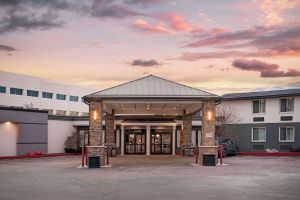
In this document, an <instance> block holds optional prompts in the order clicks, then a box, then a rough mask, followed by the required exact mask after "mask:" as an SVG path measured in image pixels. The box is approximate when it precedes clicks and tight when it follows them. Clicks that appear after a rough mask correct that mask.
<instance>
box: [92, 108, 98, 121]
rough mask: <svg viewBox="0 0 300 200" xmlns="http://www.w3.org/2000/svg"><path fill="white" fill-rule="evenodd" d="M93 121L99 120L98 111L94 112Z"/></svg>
mask: <svg viewBox="0 0 300 200" xmlns="http://www.w3.org/2000/svg"><path fill="white" fill-rule="evenodd" d="M93 119H94V121H96V120H97V111H96V110H94V113H93Z"/></svg>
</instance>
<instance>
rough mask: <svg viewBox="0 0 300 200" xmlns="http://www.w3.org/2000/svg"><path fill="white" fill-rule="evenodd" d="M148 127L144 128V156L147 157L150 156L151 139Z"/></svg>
mask: <svg viewBox="0 0 300 200" xmlns="http://www.w3.org/2000/svg"><path fill="white" fill-rule="evenodd" d="M150 131H151V129H150V125H147V127H146V155H147V156H149V155H150V140H151V137H150V135H151V134H150Z"/></svg>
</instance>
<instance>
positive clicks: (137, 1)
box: [124, 0, 163, 6]
mask: <svg viewBox="0 0 300 200" xmlns="http://www.w3.org/2000/svg"><path fill="white" fill-rule="evenodd" d="M162 2H163V0H124V3H126V4H131V5H138V6H149V5H155V4H158V3H162Z"/></svg>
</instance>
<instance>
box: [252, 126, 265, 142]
mask: <svg viewBox="0 0 300 200" xmlns="http://www.w3.org/2000/svg"><path fill="white" fill-rule="evenodd" d="M252 142H266V128H265V127H253V128H252Z"/></svg>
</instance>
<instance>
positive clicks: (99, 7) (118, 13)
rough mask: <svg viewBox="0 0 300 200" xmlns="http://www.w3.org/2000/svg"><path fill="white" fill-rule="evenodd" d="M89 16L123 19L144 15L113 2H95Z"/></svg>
mask: <svg viewBox="0 0 300 200" xmlns="http://www.w3.org/2000/svg"><path fill="white" fill-rule="evenodd" d="M90 15H91V16H93V17H97V18H125V17H132V16H141V15H143V16H144V15H145V14H144V13H141V12H139V11H136V10H134V9H132V8H130V7H127V6H125V5H122V4H116V3H114V1H106V0H95V1H94V2H93V4H92V6H91V8H90Z"/></svg>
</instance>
